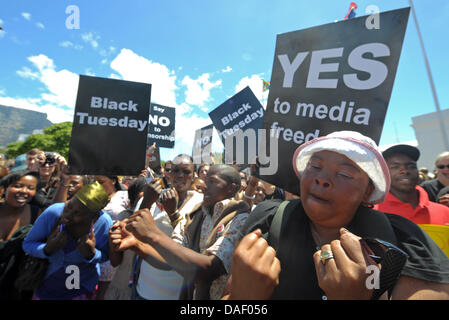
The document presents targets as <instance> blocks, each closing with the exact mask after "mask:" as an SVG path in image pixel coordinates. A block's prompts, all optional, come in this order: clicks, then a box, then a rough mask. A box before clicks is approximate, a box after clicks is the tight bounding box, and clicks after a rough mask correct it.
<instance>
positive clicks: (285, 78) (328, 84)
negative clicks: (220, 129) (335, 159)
mask: <svg viewBox="0 0 449 320" xmlns="http://www.w3.org/2000/svg"><path fill="white" fill-rule="evenodd" d="M409 11H410V9H409V8H405V9H399V10H393V11H388V12H384V13H380V14H379V16H378V19H379V22H380V23H379V26H380V28H378V29H375V28H373V29H369V28H367V24H366V20H367V19H369V17H368V16H367V17H360V18H355V19H349V20H345V21H341V22H337V23H331V24H326V25H322V26H319V27H314V28H310V29H305V30H300V31H294V32H289V33H284V34H280V35H278V36H277V40H276V50H275V56H274V63H273V71H272V77H271V85H270V93H269V97H268V104H267V110H266V114H265V118H264V124H263V128H264V129H265V130H267V132H270V136H271V137H272V138H275V139H277V140H278V154H277V159H278V161H279V165H278V170H277V173H276V174H274V175H270V176H268V175H266V176H263V175H262V179H264V180H266V181H268V182H270V183H273V184H275V185H277V186H279V187H282V188H284V189H286V190H288V191H290V192H294V193H298V181H297V179H296V176H295V174H294V171H293V168H292V157H293V154H294V151H295V150H296V148H297V147H298V146H300V145H301V144H303V143H304V142H307V141H309V140H312V139H314V138H317V137H319V136H324V135H327V134H329V133H331V132H335V131H341V130H352V131H357V132H360V133H362V134H364V135H366V136H369V137H371V138H372V139H373V140H374V141H376V143H379V140H380V136H381V133H382V127H383V124H384V120H385V115H386V111H387V107H388V103H389V101H390V96H391V92H392V88H393V83H394V79H395V76H396V69H397V66H398V63H399V57H400V54H401V49H402V43H403V40H404V34H405V30H406V27H407V22H408V16H409ZM281 155H282V156H281ZM270 158H273V157H272V155H270Z"/></svg>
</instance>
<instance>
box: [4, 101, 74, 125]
mask: <svg viewBox="0 0 449 320" xmlns="http://www.w3.org/2000/svg"><path fill="white" fill-rule="evenodd" d="M0 104H1V105H5V106H9V107H15V108H20V109H27V110H33V111H37V112H42V113H46V114H47V119H48V120H50V121H51V122H53V123H59V122H64V121H73V110H65V109H61V108H58V107H56V106H54V105H52V104H42V100H41V99H32V98H12V97H0Z"/></svg>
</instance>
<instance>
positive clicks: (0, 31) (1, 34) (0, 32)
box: [0, 30, 6, 38]
mask: <svg viewBox="0 0 449 320" xmlns="http://www.w3.org/2000/svg"><path fill="white" fill-rule="evenodd" d="M5 34H6V32H5V30H0V38H3V37H4V36H5Z"/></svg>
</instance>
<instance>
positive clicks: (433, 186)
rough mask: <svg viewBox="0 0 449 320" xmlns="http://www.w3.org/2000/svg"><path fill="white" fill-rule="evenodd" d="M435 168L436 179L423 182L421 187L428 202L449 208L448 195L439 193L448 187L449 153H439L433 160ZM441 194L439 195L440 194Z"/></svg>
mask: <svg viewBox="0 0 449 320" xmlns="http://www.w3.org/2000/svg"><path fill="white" fill-rule="evenodd" d="M435 168H436V170H437V174H436V178H435V179H433V180H429V181H425V182H423V183H422V184H421V187H423V188H424V190H426V191H427V194H428V195H429V200H430V201H435V202H439V203H441V204H444V205H446V206H449V194H446V192H441V191H442V190H443V189H444V188H448V187H449V152H448V151H446V152H443V153H440V154H439V155H438V156H437V158H436V159H435ZM440 193H441V194H440Z"/></svg>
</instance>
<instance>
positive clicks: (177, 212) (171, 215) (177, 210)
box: [167, 209, 179, 217]
mask: <svg viewBox="0 0 449 320" xmlns="http://www.w3.org/2000/svg"><path fill="white" fill-rule="evenodd" d="M167 214H168V216H169V217H173V216H174V215H176V214H179V209H176V210H175V212H173V213H172V214H169V213H168V212H167Z"/></svg>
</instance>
